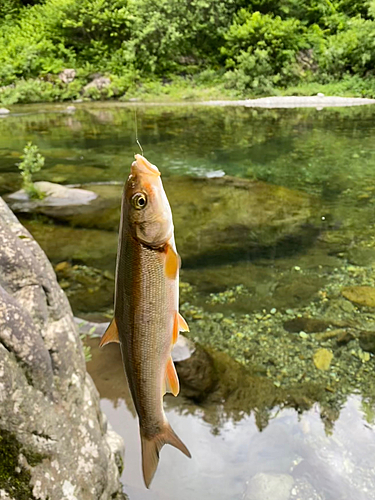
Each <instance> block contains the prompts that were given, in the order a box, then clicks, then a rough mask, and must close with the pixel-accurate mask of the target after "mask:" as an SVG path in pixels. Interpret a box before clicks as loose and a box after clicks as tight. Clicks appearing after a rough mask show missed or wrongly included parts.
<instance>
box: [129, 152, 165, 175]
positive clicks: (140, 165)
mask: <svg viewBox="0 0 375 500" xmlns="http://www.w3.org/2000/svg"><path fill="white" fill-rule="evenodd" d="M134 157H135V161H134V162H133V163H132V169H131V173H132V174H136V173H144V174H148V175H154V176H156V177H159V176H160V172H159V169H158V167H157V166H156V165H153V164H152V163H150V162H149V161H148V160H146V158H145V157H144V156H142V155H134Z"/></svg>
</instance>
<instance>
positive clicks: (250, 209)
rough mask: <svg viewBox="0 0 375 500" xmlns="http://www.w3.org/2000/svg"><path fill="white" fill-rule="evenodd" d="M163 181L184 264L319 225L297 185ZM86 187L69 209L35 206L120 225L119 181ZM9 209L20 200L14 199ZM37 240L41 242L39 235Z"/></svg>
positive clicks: (304, 236)
mask: <svg viewBox="0 0 375 500" xmlns="http://www.w3.org/2000/svg"><path fill="white" fill-rule="evenodd" d="M164 185H165V188H166V192H167V195H168V198H169V201H170V203H171V206H172V211H173V217H174V224H175V235H176V240H177V242H178V250H179V253H180V254H181V256H182V258H183V260H184V267H185V268H187V267H189V268H195V267H200V266H201V265H202V264H205V263H206V262H207V260H208V259H209V261H210V262H211V263H216V264H217V263H226V262H228V263H231V262H235V261H238V260H246V259H247V260H248V259H252V258H254V257H257V256H259V255H262V256H267V254H270V256H273V255H275V254H278V253H281V254H282V253H288V252H289V253H290V252H294V251H295V249H296V248H299V247H300V246H301V245H302V244H303V245H309V244H310V242H311V241H312V239H314V238H315V237H316V236H317V234H318V231H319V229H318V224H319V222H318V211H317V209H316V204H317V200H316V199H313V198H311V197H310V196H308V195H306V194H304V193H300V192H298V191H294V190H291V189H287V188H284V187H280V186H273V185H270V184H267V183H264V182H258V181H257V182H255V181H249V180H246V179H236V178H231V177H223V178H215V179H195V178H188V177H183V178H177V177H171V178H168V177H167V178H166V179H164ZM89 189H90V192H94V193H96V194H97V199H96V200H93V201H92V202H90V203H89V204H86V205H84V206H83V205H81V206H80V207H78V206H76V207H73V206H72V207H71V209H69V210H68V211H67V209H66V207H60V208H59V209H53V210H51V208H50V207H48V209H47V208H46V206H45V205H46V202H45V200H43V202H42V204H41V207H43V208H41V207H39V205H38V206H37V207H35V211H37V212H41V213H43V214H45V215H49V216H51V217H54V218H56V219H58V220H62V221H66V222H69V223H70V224H71V225H72V226H74V227H84V228H90V229H105V230H106V231H118V227H119V220H120V199H121V191H122V186H118V185H102V186H98V185H90V186H89ZM72 191H75V190H72ZM202 193H204V196H202ZM8 199H9V198H8ZM9 201H10V202H11V198H10V199H9ZM12 209H14V210H16V211H17V210H20V209H21V206H19V205H15V203H14V202H12ZM315 223H317V224H315ZM78 231H79V230H78V229H77V234H76V236H75V235H74V231H73V229H72V233H71V238H72V239H73V240H74V241H76V244H77V246H79V245H80V237H79V232H78ZM58 237H59V235H58V234H56V238H58ZM93 238H95V233H93ZM40 241H41V244H42V246H43V236H42V235H41V240H40ZM115 246H116V245H115ZM61 257H62V258H61V259H60V260H64V258H65V259H66V258H67V256H61Z"/></svg>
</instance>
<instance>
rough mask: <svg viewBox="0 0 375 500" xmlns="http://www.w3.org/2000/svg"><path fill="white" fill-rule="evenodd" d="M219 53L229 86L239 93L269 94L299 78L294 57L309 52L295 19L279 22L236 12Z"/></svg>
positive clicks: (261, 15)
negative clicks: (224, 62) (274, 89)
mask: <svg viewBox="0 0 375 500" xmlns="http://www.w3.org/2000/svg"><path fill="white" fill-rule="evenodd" d="M225 39H226V45H225V46H224V47H223V48H222V53H223V54H224V55H225V56H226V65H227V67H228V68H233V70H231V71H230V72H229V73H227V79H228V82H229V84H231V85H233V86H236V87H237V88H239V89H240V90H245V89H248V88H250V89H253V90H255V91H260V92H269V91H270V90H271V89H272V88H273V87H275V86H283V85H287V84H290V83H293V82H295V81H296V80H298V79H299V78H300V76H301V75H300V70H299V67H298V64H297V60H296V56H297V54H298V52H299V51H301V50H303V49H307V48H309V41H308V37H307V34H306V28H305V27H304V26H303V25H302V23H301V22H300V21H298V20H297V19H288V20H285V21H284V20H282V19H281V17H279V16H277V17H273V16H271V15H268V14H261V13H260V12H254V13H251V12H249V11H247V10H245V9H242V10H240V12H239V13H238V15H237V16H236V18H235V20H234V22H233V24H232V25H231V27H230V29H229V31H228V32H227V33H226V35H225Z"/></svg>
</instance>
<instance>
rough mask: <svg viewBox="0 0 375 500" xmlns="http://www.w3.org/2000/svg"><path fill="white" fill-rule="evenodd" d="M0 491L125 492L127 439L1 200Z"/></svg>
mask: <svg viewBox="0 0 375 500" xmlns="http://www.w3.org/2000/svg"><path fill="white" fill-rule="evenodd" d="M0 449H1V453H0V498H8V497H9V498H13V499H17V500H23V499H27V500H32V499H42V500H46V499H47V498H48V499H49V500H86V499H87V500H89V499H90V500H93V499H100V500H106V499H110V498H111V499H112V498H117V499H119V498H124V496H123V494H122V493H121V485H120V480H119V477H120V471H119V467H121V463H122V454H123V442H122V440H121V438H120V437H119V436H118V435H117V434H116V433H114V431H113V430H112V429H111V428H110V426H109V424H108V423H107V421H106V418H105V417H104V415H103V414H102V412H101V410H100V406H99V397H98V392H97V390H96V388H95V386H94V384H93V382H92V380H91V378H90V376H89V375H88V374H87V372H86V367H85V360H84V356H83V351H82V345H81V342H80V338H79V335H78V332H77V328H76V325H75V323H74V319H73V316H72V312H71V309H70V306H69V303H68V301H67V299H66V297H65V295H64V293H63V291H62V290H61V289H60V287H59V285H58V283H57V281H56V276H55V273H54V271H53V268H52V266H51V265H50V263H49V261H48V260H47V258H46V256H45V254H44V253H43V251H42V250H41V249H40V247H39V246H38V244H37V243H36V242H35V240H34V239H33V238H32V237H31V235H30V234H29V233H28V232H27V231H26V230H25V229H24V228H23V227H22V226H21V224H20V223H19V222H18V220H17V219H16V217H15V216H14V215H13V214H12V212H11V211H10V210H9V208H8V207H7V205H6V204H5V203H4V202H3V200H1V199H0Z"/></svg>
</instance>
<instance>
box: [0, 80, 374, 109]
mask: <svg viewBox="0 0 375 500" xmlns="http://www.w3.org/2000/svg"><path fill="white" fill-rule="evenodd" d="M319 94H324V95H330V96H336V97H346V98H374V97H375V83H374V81H373V79H362V78H359V77H356V76H352V77H347V78H344V79H343V80H341V81H338V82H331V83H328V84H321V83H319V82H310V83H307V84H303V85H299V86H292V87H287V88H280V89H273V90H272V91H270V92H269V93H268V94H267V95H266V94H265V93H261V92H255V91H252V92H251V91H244V92H240V91H238V90H235V89H233V88H227V87H226V85H225V83H224V81H223V80H222V79H220V78H216V79H214V80H212V81H205V80H204V79H203V80H202V79H201V78H200V76H199V75H196V76H195V77H190V78H183V77H178V78H175V79H174V80H172V81H169V82H162V81H145V82H143V83H142V84H138V85H134V86H132V87H126V88H125V87H123V85H121V82H120V81H119V80H118V78H115V77H114V76H111V75H109V76H97V77H96V78H94V79H93V80H92V81H90V82H89V83H87V81H86V80H85V81H83V80H82V81H81V80H80V79H74V80H73V81H71V82H69V81H67V82H64V81H62V80H60V79H57V80H55V81H48V80H43V79H29V80H23V79H20V80H17V81H16V82H15V83H13V84H11V85H8V86H3V87H0V106H3V107H4V106H5V107H8V106H12V105H14V104H32V103H58V102H73V103H76V102H90V101H108V100H116V101H119V102H124V103H129V102H130V103H131V102H144V103H151V102H152V103H175V102H181V103H185V102H187V103H191V102H206V101H228V100H230V101H234V100H239V101H244V100H249V99H251V100H254V99H259V98H265V97H279V98H284V97H288V96H295V97H312V96H317V95H319ZM314 106H315V105H314ZM271 107H272V106H271ZM276 107H279V106H276ZM281 107H283V106H281ZM295 107H297V106H295Z"/></svg>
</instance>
